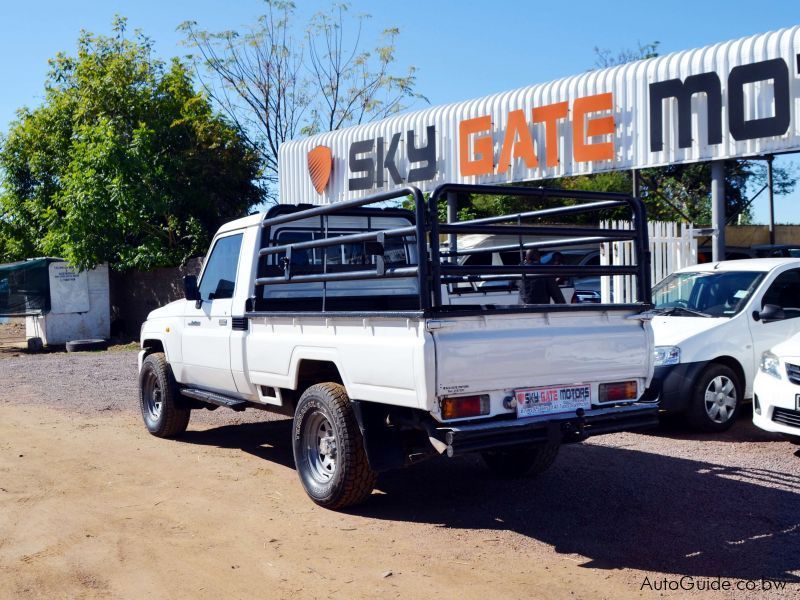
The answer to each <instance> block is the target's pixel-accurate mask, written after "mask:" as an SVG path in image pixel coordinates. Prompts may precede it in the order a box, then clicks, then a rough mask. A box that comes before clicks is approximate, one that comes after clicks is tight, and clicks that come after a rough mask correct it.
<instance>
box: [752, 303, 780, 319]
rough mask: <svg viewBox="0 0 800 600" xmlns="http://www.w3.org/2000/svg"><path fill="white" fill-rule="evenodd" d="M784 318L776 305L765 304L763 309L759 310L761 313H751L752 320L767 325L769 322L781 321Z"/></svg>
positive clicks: (755, 311)
mask: <svg viewBox="0 0 800 600" xmlns="http://www.w3.org/2000/svg"><path fill="white" fill-rule="evenodd" d="M785 318H786V314H785V313H784V312H783V309H782V308H781V307H780V306H778V305H777V304H765V305H764V308H762V309H761V312H758V311H757V310H754V311H753V319H755V320H756V321H763V322H764V323H769V322H771V321H782V320H784V319H785Z"/></svg>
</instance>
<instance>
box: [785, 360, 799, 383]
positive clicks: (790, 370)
mask: <svg viewBox="0 0 800 600" xmlns="http://www.w3.org/2000/svg"><path fill="white" fill-rule="evenodd" d="M786 376H787V377H788V378H789V381H791V382H792V383H794V384H797V385H800V366H798V365H791V364H789V363H786Z"/></svg>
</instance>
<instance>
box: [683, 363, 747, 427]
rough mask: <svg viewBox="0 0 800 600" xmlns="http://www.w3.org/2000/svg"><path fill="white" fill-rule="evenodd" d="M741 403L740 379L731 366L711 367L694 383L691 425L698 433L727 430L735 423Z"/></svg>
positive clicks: (688, 415)
mask: <svg viewBox="0 0 800 600" xmlns="http://www.w3.org/2000/svg"><path fill="white" fill-rule="evenodd" d="M741 400H742V388H741V384H740V383H739V378H738V377H737V376H736V373H734V372H733V370H732V369H731V368H730V367H727V366H725V365H721V364H711V365H709V366H708V367H706V369H705V370H704V371H703V372H702V373H700V376H699V377H698V378H697V380H696V381H695V385H694V391H693V393H692V399H691V403H690V405H689V410H688V412H687V413H686V417H687V420H688V421H689V425H690V426H691V427H692V428H693V429H696V430H698V431H707V432H721V431H726V430H727V429H729V428H730V427H731V425H733V423H734V422H735V421H736V416H737V415H738V414H739V406H740V405H741Z"/></svg>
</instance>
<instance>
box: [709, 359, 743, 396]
mask: <svg viewBox="0 0 800 600" xmlns="http://www.w3.org/2000/svg"><path fill="white" fill-rule="evenodd" d="M708 364H709V365H713V364H719V365H724V366H726V367H728V368H729V369H730V370H731V371H733V372H734V373H735V374H736V377H737V378H738V379H739V386H740V387H741V390H742V400H744V396H745V394H746V391H747V380H746V378H745V377H746V376H745V373H744V367H742V363H740V362H739V361H738V360H737V359H735V358H734V357H733V356H728V355H723V356H718V357H716V358H715V359H713V360H710V361H708Z"/></svg>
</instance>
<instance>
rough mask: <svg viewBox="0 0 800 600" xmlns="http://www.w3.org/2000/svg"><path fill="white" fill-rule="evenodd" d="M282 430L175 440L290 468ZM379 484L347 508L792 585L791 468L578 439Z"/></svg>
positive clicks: (795, 554)
mask: <svg viewBox="0 0 800 600" xmlns="http://www.w3.org/2000/svg"><path fill="white" fill-rule="evenodd" d="M737 429H740V427H737ZM290 432H291V422H290V421H288V420H286V421H277V422H268V423H254V424H245V425H234V426H224V427H219V428H216V429H211V430H207V431H203V432H187V434H186V437H185V438H184V440H185V441H187V442H189V443H194V444H203V445H210V446H219V447H224V448H241V449H242V450H244V451H245V452H248V453H250V454H253V455H254V456H258V457H259V458H263V459H265V460H269V461H272V462H276V463H279V464H281V465H285V466H290V467H293V460H292V452H291V445H290ZM656 435H661V434H659V433H657V434H656ZM790 457H791V455H790ZM791 460H794V458H791ZM798 460H800V457H798ZM798 464H799V465H800V463H798ZM298 485H299V482H298ZM378 488H379V490H380V491H382V492H383V493H382V494H373V496H372V497H371V498H370V500H369V501H368V502H367V503H365V504H364V505H362V506H359V507H356V508H354V509H353V510H352V513H353V514H358V515H362V516H365V517H370V518H374V519H385V520H392V521H410V522H422V523H433V524H437V525H440V526H442V527H449V528H454V529H465V530H510V531H513V532H516V533H518V534H519V535H523V536H527V537H529V538H533V539H536V540H539V541H541V542H544V543H546V544H549V545H551V546H553V547H554V548H555V550H556V551H557V552H561V553H577V554H580V555H582V556H586V557H588V558H589V560H588V561H587V562H586V563H585V564H584V565H583V566H585V567H589V568H595V569H621V568H630V569H639V570H642V571H646V572H651V573H653V572H655V573H665V574H680V575H694V576H702V577H718V576H719V577H731V578H737V579H759V578H762V577H763V578H769V579H782V580H786V581H793V582H800V577H798V575H797V574H795V573H793V572H795V571H798V570H800V510H799V509H800V477H798V476H797V475H795V474H794V473H793V472H792V473H789V472H780V471H775V470H771V469H769V468H739V467H727V466H721V465H719V464H714V463H712V462H707V461H704V460H702V459H697V460H687V459H684V458H675V457H669V456H663V455H660V454H653V453H649V452H644V451H641V450H633V449H623V448H611V447H605V446H599V445H592V444H579V445H575V446H567V447H565V448H563V449H562V452H561V455H560V456H559V459H558V460H557V461H556V464H555V466H554V467H553V468H552V469H551V470H550V471H548V472H547V473H545V474H543V475H541V476H540V477H538V478H536V479H521V480H514V481H502V480H497V479H494V478H492V477H491V476H490V475H489V474H488V472H487V471H486V470H485V469H484V468H483V466H482V464H481V462H480V460H479V459H477V458H473V457H469V458H456V459H446V458H440V459H436V460H432V461H429V462H427V463H423V464H420V465H416V466H414V467H412V468H409V469H405V470H399V471H394V472H389V473H384V474H383V475H382V476H381V478H380V481H379V484H378ZM481 537H486V536H485V535H482V536H481Z"/></svg>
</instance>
